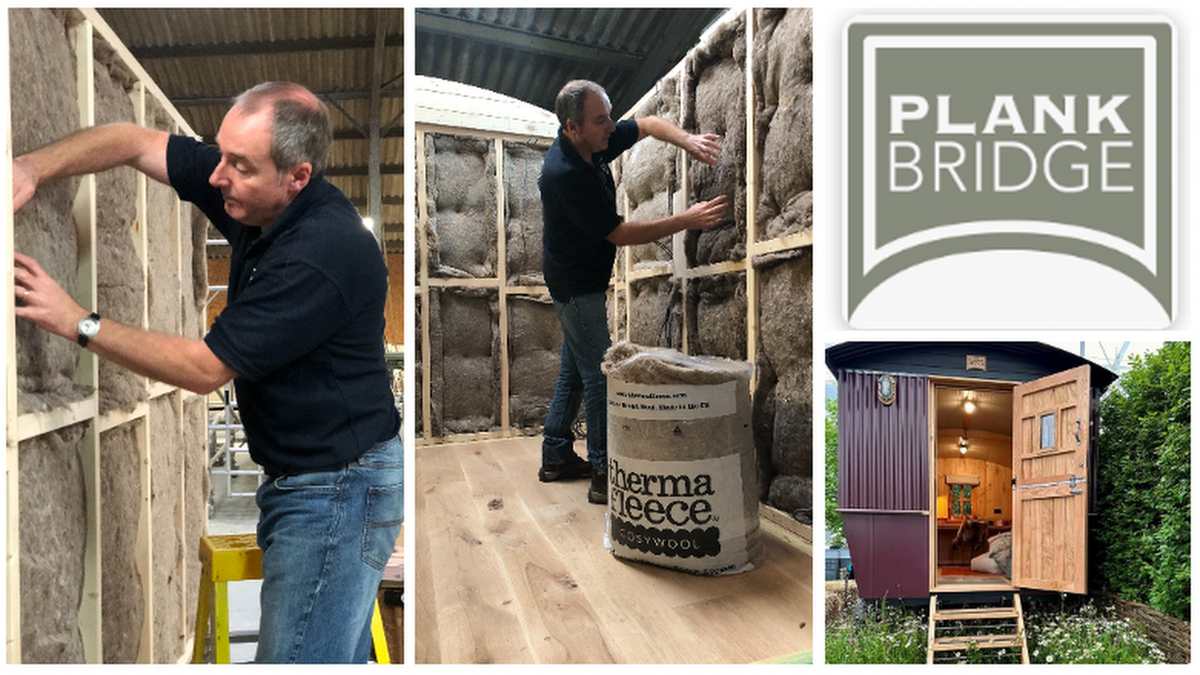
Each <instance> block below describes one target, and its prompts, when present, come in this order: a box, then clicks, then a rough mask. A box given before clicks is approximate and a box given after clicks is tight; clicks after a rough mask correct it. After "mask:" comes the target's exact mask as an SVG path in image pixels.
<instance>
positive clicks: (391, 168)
mask: <svg viewBox="0 0 1200 675" xmlns="http://www.w3.org/2000/svg"><path fill="white" fill-rule="evenodd" d="M100 13H101V15H102V16H103V17H104V19H105V20H106V21H108V22H109V24H110V25H111V26H112V28H113V30H114V31H116V33H117V35H118V36H120V38H121V40H122V41H123V42H124V43H125V45H126V46H127V47H128V48H129V50H130V51H131V52H132V53H133V54H134V56H135V57H137V59H138V61H139V62H140V63H141V64H142V66H143V67H144V68H145V69H146V72H147V73H149V74H150V76H151V77H153V78H154V80H155V82H157V83H158V85H159V87H161V88H162V90H163V93H165V94H166V95H167V97H168V98H170V99H171V101H172V102H173V103H174V104H175V106H176V107H177V108H178V109H179V111H180V112H181V113H182V114H183V116H184V117H185V118H186V119H187V120H188V122H189V123H190V124H191V125H192V128H193V129H195V130H196V133H198V134H200V135H201V136H203V137H205V138H206V139H208V140H210V141H211V139H212V138H213V137H215V136H216V131H217V129H218V128H219V127H220V124H221V120H222V119H223V118H224V116H225V113H226V112H227V111H228V108H229V100H230V99H231V98H232V97H233V96H235V95H237V94H238V93H240V92H242V91H244V90H245V89H247V88H249V87H252V86H254V85H255V84H258V83H259V82H264V81H267V80H290V81H294V82H299V83H301V84H303V85H305V86H307V87H308V88H309V89H311V90H313V91H314V92H316V93H318V94H320V95H322V96H323V98H325V99H326V102H327V104H328V105H329V108H330V113H331V117H332V121H333V124H334V144H333V147H332V148H331V151H330V158H329V179H330V181H331V182H333V183H334V184H335V185H337V186H338V187H339V188H340V189H341V190H342V191H343V192H345V193H346V196H347V197H349V198H350V199H351V200H353V201H354V202H355V204H356V205H357V206H358V207H359V209H360V211H363V212H364V213H365V212H366V210H367V205H366V201H367V192H368V185H367V180H368V179H367V175H366V168H367V161H368V157H367V155H368V145H369V144H368V142H367V140H366V136H365V134H364V130H365V128H366V125H367V123H368V120H369V118H370V115H369V113H370V110H369V108H370V105H369V103H370V101H369V97H370V87H371V74H372V63H373V52H374V41H375V32H376V26H377V25H380V24H381V23H382V24H383V25H384V26H385V27H386V38H385V45H386V46H385V48H384V62H385V64H386V65H385V67H384V73H383V81H384V83H385V84H384V86H383V90H384V98H383V99H382V102H381V107H380V110H381V112H380V121H381V124H382V125H383V126H384V127H385V129H386V127H388V126H389V123H390V125H391V129H390V131H385V134H384V136H385V140H384V142H383V145H382V148H381V150H382V160H381V164H382V165H383V176H382V181H381V182H382V192H383V200H384V207H383V220H384V228H385V232H386V233H387V238H388V240H389V243H388V245H389V248H398V247H399V246H400V245H401V242H402V236H403V229H404V228H403V223H404V217H403V213H404V212H403V203H402V202H403V196H404V188H403V169H404V164H405V161H404V159H405V157H404V155H405V153H404V142H403V116H402V115H403V113H402V111H403V108H404V99H403V94H402V87H403V72H404V67H403V64H404V46H403V36H404V25H403V17H404V12H403V10H402V9H400V8H389V9H141V8H137V9H103V10H100Z"/></svg>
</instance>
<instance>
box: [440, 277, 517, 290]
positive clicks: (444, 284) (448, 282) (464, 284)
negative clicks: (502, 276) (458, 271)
mask: <svg viewBox="0 0 1200 675" xmlns="http://www.w3.org/2000/svg"><path fill="white" fill-rule="evenodd" d="M426 286H428V287H430V288H499V287H500V286H501V283H500V280H499V279H497V278H495V277H483V278H476V277H431V278H429V279H428V280H427V281H426Z"/></svg>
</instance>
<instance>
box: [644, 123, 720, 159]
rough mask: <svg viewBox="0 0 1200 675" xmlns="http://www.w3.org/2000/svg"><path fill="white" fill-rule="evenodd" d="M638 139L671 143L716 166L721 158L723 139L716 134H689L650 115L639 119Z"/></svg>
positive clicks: (693, 156) (694, 157) (695, 157)
mask: <svg viewBox="0 0 1200 675" xmlns="http://www.w3.org/2000/svg"><path fill="white" fill-rule="evenodd" d="M637 125H638V139H639V140H641V139H643V138H645V137H646V136H652V137H654V138H657V139H658V140H660V141H662V142H664V143H670V144H671V145H674V146H676V147H678V148H682V149H683V150H684V152H686V153H687V154H689V155H691V156H692V159H695V160H696V161H699V162H704V163H705V164H708V165H709V166H715V165H716V163H717V158H718V157H720V156H721V137H720V136H718V135H716V134H689V133H688V132H686V131H684V130H683V129H680V128H679V127H677V126H675V125H674V124H672V123H671V122H669V121H667V120H665V119H663V118H661V117H655V116H653V115H650V116H648V117H639V118H637Z"/></svg>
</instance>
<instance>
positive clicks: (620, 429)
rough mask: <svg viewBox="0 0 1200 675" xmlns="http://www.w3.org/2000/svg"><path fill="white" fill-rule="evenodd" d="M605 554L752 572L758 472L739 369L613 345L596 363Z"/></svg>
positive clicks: (748, 369)
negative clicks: (601, 386) (603, 423)
mask: <svg viewBox="0 0 1200 675" xmlns="http://www.w3.org/2000/svg"><path fill="white" fill-rule="evenodd" d="M603 370H604V374H605V375H606V376H607V377H608V514H607V518H606V525H607V527H606V532H605V546H606V547H607V548H609V549H610V550H611V551H612V552H613V554H614V555H616V556H617V557H620V558H626V559H629V560H637V561H641V562H648V563H652V564H654V565H659V566H662V567H668V568H671V569H676V570H681V571H685V572H690V573H693V574H700V575H706V576H716V575H723V574H736V573H739V572H746V571H749V570H751V569H753V568H754V566H755V565H756V563H757V561H758V560H759V559H760V557H761V555H762V544H761V542H760V541H759V531H758V495H759V487H758V468H757V453H756V451H755V447H754V438H753V434H752V433H751V430H750V413H751V410H750V407H751V406H750V376H751V374H752V373H753V371H754V369H753V367H752V366H751V365H750V364H748V363H745V362H739V361H731V360H728V359H721V358H713V357H697V356H687V355H685V354H681V353H680V352H677V351H674V350H671V349H662V348H645V347H639V346H637V345H634V344H631V343H628V342H622V343H620V344H617V345H615V346H614V347H612V348H611V349H610V350H609V351H608V353H607V354H606V355H605V358H604V364H603Z"/></svg>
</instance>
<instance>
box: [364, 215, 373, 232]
mask: <svg viewBox="0 0 1200 675" xmlns="http://www.w3.org/2000/svg"><path fill="white" fill-rule="evenodd" d="M363 227H365V228H367V229H368V230H373V229H375V219H374V218H372V217H371V216H363Z"/></svg>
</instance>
